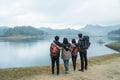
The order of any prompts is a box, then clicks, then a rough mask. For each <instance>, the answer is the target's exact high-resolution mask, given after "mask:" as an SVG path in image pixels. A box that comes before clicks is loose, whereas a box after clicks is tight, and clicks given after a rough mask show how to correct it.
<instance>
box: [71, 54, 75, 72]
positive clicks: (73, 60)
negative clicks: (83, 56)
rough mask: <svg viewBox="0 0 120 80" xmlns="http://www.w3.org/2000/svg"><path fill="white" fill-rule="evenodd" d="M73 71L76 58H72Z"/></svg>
mask: <svg viewBox="0 0 120 80" xmlns="http://www.w3.org/2000/svg"><path fill="white" fill-rule="evenodd" d="M72 63H73V70H75V57H74V56H72Z"/></svg>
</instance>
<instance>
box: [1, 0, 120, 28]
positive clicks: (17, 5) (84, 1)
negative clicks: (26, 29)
mask: <svg viewBox="0 0 120 80" xmlns="http://www.w3.org/2000/svg"><path fill="white" fill-rule="evenodd" d="M86 24H100V25H105V26H108V25H117V24H120V0H0V26H21V25H26V26H27V25H31V26H34V27H38V28H39V27H51V28H75V29H78V28H81V27H83V26H85V25H86Z"/></svg>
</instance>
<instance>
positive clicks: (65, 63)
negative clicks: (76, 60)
mask: <svg viewBox="0 0 120 80" xmlns="http://www.w3.org/2000/svg"><path fill="white" fill-rule="evenodd" d="M63 61H64V67H65V72H68V71H69V59H68V60H63Z"/></svg>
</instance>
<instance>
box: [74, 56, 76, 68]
mask: <svg viewBox="0 0 120 80" xmlns="http://www.w3.org/2000/svg"><path fill="white" fill-rule="evenodd" d="M74 58H75V60H74V70H76V60H77V55H76V56H75V57H74Z"/></svg>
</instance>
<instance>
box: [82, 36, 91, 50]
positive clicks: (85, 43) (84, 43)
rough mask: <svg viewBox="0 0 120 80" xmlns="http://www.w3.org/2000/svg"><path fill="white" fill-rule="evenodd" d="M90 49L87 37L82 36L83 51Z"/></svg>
mask: <svg viewBox="0 0 120 80" xmlns="http://www.w3.org/2000/svg"><path fill="white" fill-rule="evenodd" d="M89 47H90V41H89V36H87V35H86V36H83V49H88V48H89Z"/></svg>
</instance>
